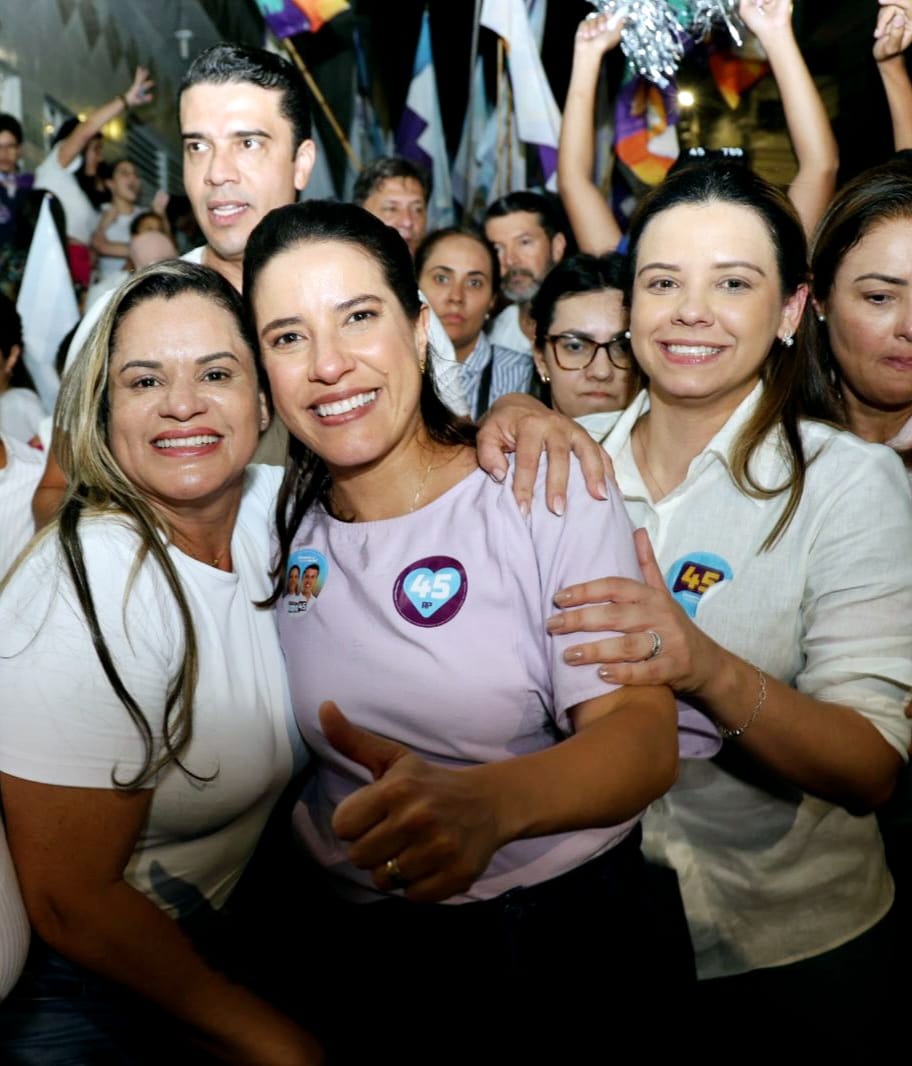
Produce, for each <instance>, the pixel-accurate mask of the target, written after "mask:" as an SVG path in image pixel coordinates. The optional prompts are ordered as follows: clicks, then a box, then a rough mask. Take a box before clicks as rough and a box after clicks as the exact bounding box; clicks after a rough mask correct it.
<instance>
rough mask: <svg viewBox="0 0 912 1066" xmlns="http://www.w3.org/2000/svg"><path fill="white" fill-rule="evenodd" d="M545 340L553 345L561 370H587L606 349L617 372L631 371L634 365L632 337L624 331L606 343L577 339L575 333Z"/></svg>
mask: <svg viewBox="0 0 912 1066" xmlns="http://www.w3.org/2000/svg"><path fill="white" fill-rule="evenodd" d="M545 340H546V341H547V342H548V343H549V344H550V345H551V351H552V352H553V353H554V361H555V362H556V363H557V365H558V366H559V367H560V368H561V370H585V369H586V367H587V366H589V365H590V363H592V361H593V360H594V359H595V357H596V356H597V355H598V353H599V349H600V348H604V349H605V354H606V355H607V356H608V360H609V362H610V363H611V365H612V366H613V367H614V368H615V369H616V370H629V369H630V367H631V364H632V363H633V355H632V353H631V351H630V335H629V333H628V332H627V331H626V330H624V331H623V332H622V333H616V334H615V335H614V336H613V337H610V338H609V339H608V340H606V341H594V340H591V339H590V338H589V337H577V336H576V334H575V333H555V334H553V335H552V336H550V337H545Z"/></svg>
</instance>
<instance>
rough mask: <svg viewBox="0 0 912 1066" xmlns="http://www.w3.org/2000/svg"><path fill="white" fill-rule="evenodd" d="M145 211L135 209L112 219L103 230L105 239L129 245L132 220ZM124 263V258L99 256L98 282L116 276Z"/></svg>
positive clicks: (140, 208) (143, 209)
mask: <svg viewBox="0 0 912 1066" xmlns="http://www.w3.org/2000/svg"><path fill="white" fill-rule="evenodd" d="M145 210H146V208H144V207H135V208H134V209H133V210H132V211H129V212H127V214H125V215H117V217H116V218H113V219H112V220H111V222H110V224H109V225H108V226H107V227H106V228H105V231H104V235H105V239H106V240H109V241H111V242H112V243H114V244H129V243H130V226H131V225H132V224H133V219H134V218H136V217H137V216H138V215H141V214H143V213H144V212H145ZM126 261H127V260H126V257H124V256H118V255H100V256H99V257H98V263H97V269H98V277H99V280H103V279H104V278H107V277H109V276H110V275H111V274H116V273H117V272H118V271H120V270H123V268H124V263H126Z"/></svg>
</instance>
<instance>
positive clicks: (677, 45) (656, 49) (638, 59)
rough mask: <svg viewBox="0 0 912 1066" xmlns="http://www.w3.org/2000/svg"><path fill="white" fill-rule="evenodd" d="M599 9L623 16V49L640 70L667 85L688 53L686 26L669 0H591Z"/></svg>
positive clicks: (638, 70) (662, 84)
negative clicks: (685, 50) (682, 23)
mask: <svg viewBox="0 0 912 1066" xmlns="http://www.w3.org/2000/svg"><path fill="white" fill-rule="evenodd" d="M591 3H592V4H593V5H594V6H595V7H596V8H598V10H599V11H601V12H603V13H604V14H606V15H609V16H611V17H615V16H617V17H623V19H624V28H623V29H622V30H621V49H622V51H623V53H624V55H625V56H627V59H628V60H629V62H630V63H632V64H633V66H634V67H635V68H636V71H637V73H638V74H642V75H643V77H644V78H648V79H649V81H652V82H655V84H656V85H659V86H661V87H662V88H663V89H664V88H665V86H666V85H668V82H669V79H670V78H671V77H673V76H674V73H675V71H676V70H677V69H678V65H679V64H680V62H681V59H682V57H683V55H684V37H685V30H684V27H683V26H682V25H681V23H680V22H679V21H678V17H677V15H676V14H675V13H674V11H673V10H672V9H671V7H670V6H669V5H668V4H667V3H666V2H665V0H591Z"/></svg>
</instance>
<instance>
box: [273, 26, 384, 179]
mask: <svg viewBox="0 0 912 1066" xmlns="http://www.w3.org/2000/svg"><path fill="white" fill-rule="evenodd" d="M282 44H283V45H284V46H285V48H286V49H287V51H288V54H289V55H290V56H291V58H292V60H293V61H294V65H295V66H296V67H297V68H298V70H299V71H300V72H301V74H302V76H303V78H304V80H305V81H306V82H307V88H308V89H310V91H311V92H312V93H313V97H314V99H315V100H316V101H317V103H318V104H319V105H320V108H321V110H322V111H323V114H324V115H325V116H326V121H327V122H328V123H329V125H330V127H331V128H332V131H333V133H334V134H335V135H336V137H337V139H338V141H339V144H341V145H342V147H343V148H344V149H345V154H346V155H347V156H348V158H349V159H350V160H351V162H352V165H353V166H355V167H356V168H357V169H358V170H359V171H360V170H363V169H364V167H363V165H362V163H361V160H360V159H359V158H358V157H357V155H355V150H354V149H353V148H352V146H351V144H350V143H349V140H348V138H347V137H346V136H345V133H344V132H343V130H342V127H341V126H340V125H339V121H338V119H337V118H336V116H335V115H334V114H333V110H332V108H331V107H330V106H329V103H328V102H327V100H326V97H325V96H324V95H323V93H321V92H320V87H319V85H317V83H316V82H315V81H314V78H313V75H312V74H311V73H310V71H309V70H308V69H307V65H306V64H305V62H304V60H303V59H302V58H301V56H300V54H299V52H298V50H297V48H295V46H294V45H293V44H292V43H291V40H290V39H289V38H288V37H283V38H282Z"/></svg>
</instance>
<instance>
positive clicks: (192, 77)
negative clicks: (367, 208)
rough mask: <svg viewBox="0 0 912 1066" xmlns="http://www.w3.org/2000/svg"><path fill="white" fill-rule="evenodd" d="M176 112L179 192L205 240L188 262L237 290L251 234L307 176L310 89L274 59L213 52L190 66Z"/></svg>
mask: <svg viewBox="0 0 912 1066" xmlns="http://www.w3.org/2000/svg"><path fill="white" fill-rule="evenodd" d="M178 106H179V111H180V128H181V138H182V140H183V142H184V187H185V189H186V192H187V196H188V197H189V198H190V202H191V204H192V205H193V213H194V215H195V216H196V220H197V222H198V223H199V226H200V229H201V230H202V231H203V235H204V236H205V238H206V245H205V246H204V248H203V249H202V250H201V251H199V250H198V251H197V252H196V253H193V252H190V253H188V254H187V256H186V257H185V258H187V259H192V260H193V261H195V262H202V263H205V264H206V265H207V266H211V267H213V268H214V269H215V270H217V271H218V272H219V273H220V274H222V275H224V276H225V277H226V278H227V279H228V280H229V281H230V282H231V283H232V284H233V285H234V286H235V288H237V289H240V287H241V279H242V268H243V260H244V249H245V248H246V247H247V238H248V237H249V236H250V233H251V231H252V230H253V228H254V227H255V226H256V224H257V223H258V222H259V221H260V219H261V218H262V217H263V216H264V215H266V214H267V213H268V212H269V211H271V210H272V209H273V208H274V207H282V206H284V205H285V204H290V203H294V201H295V200H296V199H297V195H298V193H299V192H300V191H301V190H302V189H304V187H305V186H306V185H307V182H308V180H309V178H310V174H311V171H312V170H313V165H314V161H315V158H316V149H315V146H314V142H313V141H312V140H311V139H310V106H309V102H308V96H307V88H306V86H305V85H304V82H303V81H302V80H301V78H300V76H299V75H298V73H297V71H296V70H295V69H294V67H292V66H291V64H290V63H288V62H286V61H285V60H284V59H282V58H281V57H279V56H276V55H273V54H272V53H271V52H267V51H264V50H263V49H261V48H245V47H242V46H240V45H235V44H216V45H213V46H212V47H211V48H207V49H206V50H205V51H204V52H201V53H200V54H199V55H198V56H197V57H196V59H195V60H194V61H193V62H192V63H191V64H190V69H189V70H188V71H187V74H186V76H185V77H184V80H183V81H182V82H181V87H180V91H179V94H178Z"/></svg>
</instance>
